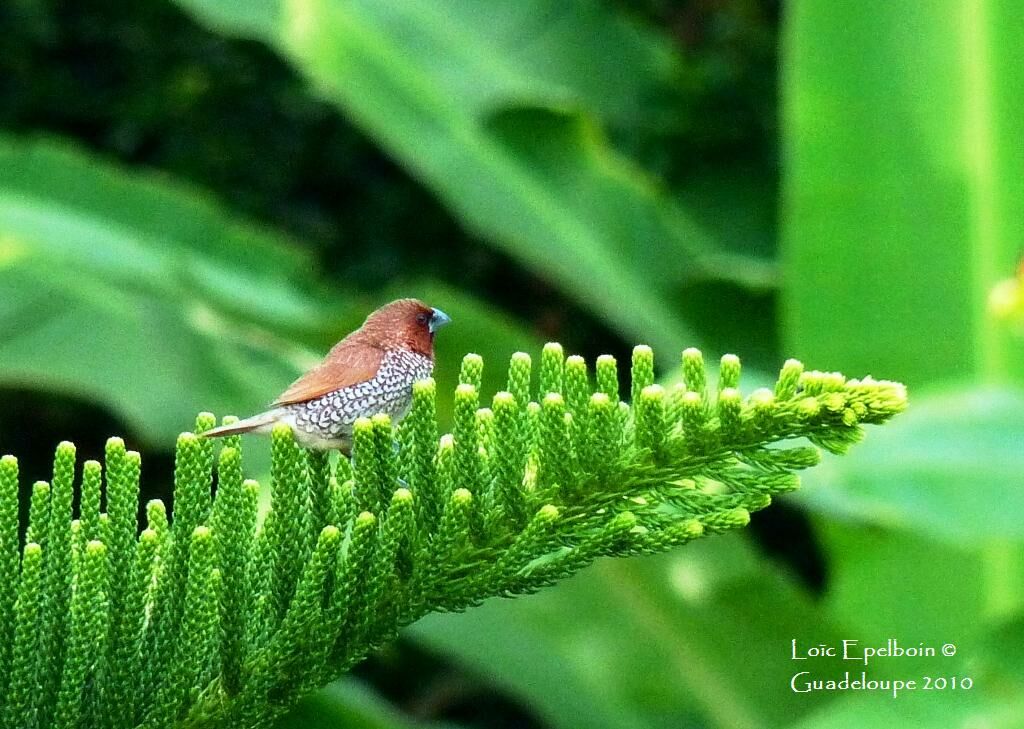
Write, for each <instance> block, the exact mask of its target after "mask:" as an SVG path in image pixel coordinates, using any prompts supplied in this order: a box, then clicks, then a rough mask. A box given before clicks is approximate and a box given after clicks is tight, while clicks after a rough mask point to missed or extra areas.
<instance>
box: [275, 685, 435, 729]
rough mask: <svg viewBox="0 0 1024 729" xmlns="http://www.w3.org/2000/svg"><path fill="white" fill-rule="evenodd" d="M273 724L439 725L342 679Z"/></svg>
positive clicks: (279, 728) (362, 728)
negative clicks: (408, 714)
mask: <svg viewBox="0 0 1024 729" xmlns="http://www.w3.org/2000/svg"><path fill="white" fill-rule="evenodd" d="M274 726H275V727H276V729H337V727H345V729H413V728H414V727H421V728H422V727H438V728H440V727H441V726H442V725H441V724H438V723H433V722H431V723H424V722H422V721H415V722H414V721H412V720H410V719H408V718H406V717H404V716H403V715H402V714H401V713H400V712H398V711H397V710H396V709H394V708H393V707H391V706H390V705H389V704H388V703H387V702H386V701H385V700H384V699H383V698H381V697H380V696H378V695H377V694H375V693H374V692H373V691H372V690H371V689H370V688H368V687H367V686H365V685H364V684H362V683H361V682H359V681H356V680H355V679H352V678H343V679H341V680H338V681H335V682H334V683H332V684H331V685H330V686H327V687H326V688H324V689H322V690H320V691H317V692H316V693H315V694H313V695H312V696H309V697H308V698H306V699H303V701H302V702H301V703H300V704H299V705H298V706H297V707H296V708H295V709H294V710H292V711H291V712H290V713H289V714H288V715H287V716H285V717H284V718H282V719H280V720H279V721H278V722H277V723H276V724H274ZM444 726H448V725H444Z"/></svg>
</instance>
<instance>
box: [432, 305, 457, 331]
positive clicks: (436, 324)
mask: <svg viewBox="0 0 1024 729" xmlns="http://www.w3.org/2000/svg"><path fill="white" fill-rule="evenodd" d="M431 311H433V312H434V313H433V314H432V315H431V317H430V333H431V334H433V333H434V332H436V331H437V330H438V329H440V328H441V327H443V326H444V325H445V324H447V323H449V322H450V321H451V320H452V318H451V317H450V316H448V315H447V314H445V313H444V312H443V311H441V310H440V309H431Z"/></svg>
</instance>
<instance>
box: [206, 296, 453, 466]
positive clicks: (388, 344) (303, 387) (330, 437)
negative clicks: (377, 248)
mask: <svg viewBox="0 0 1024 729" xmlns="http://www.w3.org/2000/svg"><path fill="white" fill-rule="evenodd" d="M449 321H451V320H450V319H449V318H448V316H447V315H446V314H445V313H444V312H443V311H441V310H440V309H432V308H431V307H429V306H427V305H426V304H424V303H423V302H422V301H417V300H416V299H399V300H398V301H392V302H391V303H390V304H387V305H385V306H382V307H381V308H379V309H377V311H375V312H373V313H372V314H370V315H369V316H368V317H366V321H365V322H363V325H362V326H361V327H360V328H359V329H357V330H356V331H354V332H352V333H351V334H349V335H348V336H347V337H345V338H344V339H342V340H341V341H340V342H338V343H337V344H336V345H334V347H333V348H332V349H331V351H330V352H328V353H327V356H326V357H324V360H323V362H321V363H320V364H318V365H317V366H316V367H314V368H313V369H311V370H310V371H309V372H307V373H306V374H304V375H303V376H302V377H300V378H299V379H297V380H296V381H295V382H293V383H292V384H291V385H290V386H289V387H288V389H287V390H285V391H284V392H283V393H281V395H280V396H279V397H278V398H277V399H276V400H275V401H274V402H273V403H271V405H272V407H271V409H270V410H267V411H266V412H263V413H260V414H259V415H254V416H252V417H251V418H246V419H245V420H240V421H238V422H237V423H232V424H231V425H223V426H221V427H219V428H214V429H213V430H208V431H207V432H206V433H204V435H206V436H210V437H218V436H223V435H232V434H235V433H268V432H270V430H271V429H272V428H273V427H274V425H276V424H277V423H287V424H288V425H290V426H291V427H292V430H293V431H294V432H295V439H296V440H297V441H298V442H299V443H300V444H301V445H303V446H305V447H307V448H317V449H329V448H337V449H339V450H341V451H343V452H345V453H348V452H349V449H350V448H351V444H352V425H353V424H354V423H355V421H356V419H357V418H359V417H363V416H366V417H370V416H372V415H375V414H376V413H387V414H388V415H390V416H391V420H392V422H398V421H400V420H401V419H402V417H403V416H404V415H405V414H406V412H407V411H408V410H409V406H410V405H411V404H412V385H413V383H414V382H416V381H417V380H422V379H425V378H427V377H430V374H431V373H432V372H433V370H434V334H435V332H436V331H437V330H438V328H440V327H442V326H444V325H445V324H447V323H448V322H449Z"/></svg>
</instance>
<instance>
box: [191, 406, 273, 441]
mask: <svg viewBox="0 0 1024 729" xmlns="http://www.w3.org/2000/svg"><path fill="white" fill-rule="evenodd" d="M280 415H281V411H280V410H268V411H267V412H265V413H260V414H259V415H253V416H252V417H251V418H246V419H245V420H239V421H238V422H237V423H231V424H230V425H221V426H220V427H217V428H211V429H210V430H207V431H205V432H204V433H203V436H205V437H206V438H221V437H223V436H225V435H237V434H239V433H252V432H254V431H255V432H263V431H266V430H269V429H270V428H271V427H272V426H273V425H274V423H276V422H277V421H278V418H279V417H280Z"/></svg>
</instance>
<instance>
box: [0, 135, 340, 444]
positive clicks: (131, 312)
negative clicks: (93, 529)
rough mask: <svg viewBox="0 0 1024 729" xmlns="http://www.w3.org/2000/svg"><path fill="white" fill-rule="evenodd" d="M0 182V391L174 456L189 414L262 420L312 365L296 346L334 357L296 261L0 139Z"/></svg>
mask: <svg viewBox="0 0 1024 729" xmlns="http://www.w3.org/2000/svg"><path fill="white" fill-rule="evenodd" d="M0 169H3V170H4V174H3V175H2V177H0V330H2V331H4V332H5V336H4V338H3V340H2V342H0V382H2V383H3V384H5V385H8V386H11V385H14V386H22V387H42V388H47V389H52V390H58V391H62V392H66V393H70V394H74V395H78V396H81V397H85V398H88V399H90V400H93V401H95V402H99V403H102V404H104V405H106V406H108V407H110V408H111V409H113V410H115V411H116V412H117V413H119V414H120V415H121V416H122V417H124V418H125V419H126V420H128V421H129V422H130V423H131V425H132V427H133V428H134V429H136V431H137V432H139V433H141V434H142V435H143V436H144V437H146V438H148V439H151V440H157V439H161V438H162V439H165V440H172V439H173V437H174V435H175V434H177V433H178V432H180V431H181V430H182V429H183V428H184V427H186V426H187V424H188V423H189V422H190V421H191V420H192V418H193V416H194V414H195V412H196V411H197V410H199V409H202V408H213V409H217V410H218V411H219V412H240V413H246V412H254V411H257V410H259V409H262V408H263V407H264V406H265V405H266V402H267V399H268V397H270V396H272V395H273V394H274V393H275V392H276V391H277V389H276V388H277V387H280V388H283V387H284V386H285V385H287V383H288V382H289V381H290V380H291V379H292V378H293V377H294V376H295V374H296V373H297V372H298V371H299V370H300V369H301V368H302V367H303V366H306V365H308V364H310V363H312V362H314V361H315V357H314V356H313V355H312V354H311V352H310V351H309V349H308V348H307V346H304V345H302V344H300V343H299V342H307V343H308V342H315V343H316V345H317V346H318V347H319V346H324V345H323V344H320V342H326V343H332V342H333V337H334V335H335V332H333V331H332V330H333V329H334V327H333V326H332V322H333V321H334V320H335V316H334V315H333V314H329V313H328V311H329V310H328V308H327V306H326V302H327V301H328V300H327V299H326V298H325V297H323V296H320V297H317V298H314V297H313V296H312V295H311V292H313V291H316V290H317V288H318V287H317V285H316V282H315V280H313V279H311V278H310V277H309V275H308V269H309V262H308V260H306V259H305V258H304V257H303V256H302V255H301V254H300V253H299V252H298V251H297V249H296V248H295V247H294V246H291V245H289V244H288V243H287V242H286V241H284V240H282V239H279V238H276V237H274V236H272V235H269V234H267V233H265V232H263V231H261V230H258V229H255V228H252V227H247V226H244V225H241V224H239V223H237V222H235V221H233V220H232V219H231V218H230V217H228V216H227V215H226V214H225V213H224V212H222V211H221V210H220V209H219V208H217V207H216V206H215V205H214V204H212V203H211V202H210V201H209V200H207V199H205V198H203V197H201V196H199V195H197V194H195V193H194V192H190V191H186V190H183V189H180V188H178V187H176V186H174V185H172V184H170V183H169V182H167V181H165V180H158V179H156V178H153V177H151V176H147V175H143V174H139V173H129V172H127V171H125V170H122V169H119V168H117V167H115V166H113V165H108V164H106V163H104V162H102V161H100V160H97V159H95V158H91V157H89V156H87V155H85V154H82V153H80V152H77V151H75V150H73V149H71V148H68V147H66V146H63V145H59V144H54V143H50V142H44V141H18V140H14V139H9V138H0ZM334 307H335V310H336V311H338V310H344V306H343V305H341V304H339V303H337V302H335V303H334ZM267 383H277V385H276V386H274V385H273V384H271V385H269V386H268V384H267Z"/></svg>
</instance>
